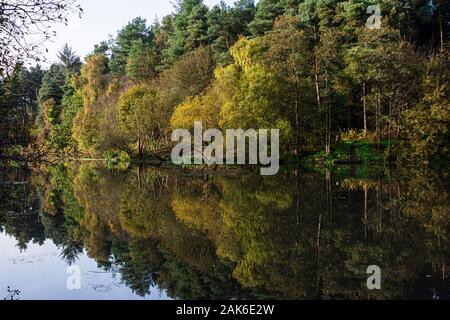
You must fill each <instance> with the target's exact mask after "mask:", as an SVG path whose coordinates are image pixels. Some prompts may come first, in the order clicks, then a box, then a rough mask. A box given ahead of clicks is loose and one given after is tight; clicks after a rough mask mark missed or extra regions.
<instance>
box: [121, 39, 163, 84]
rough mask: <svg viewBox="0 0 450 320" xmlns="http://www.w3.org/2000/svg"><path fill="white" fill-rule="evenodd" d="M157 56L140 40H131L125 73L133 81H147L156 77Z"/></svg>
mask: <svg viewBox="0 0 450 320" xmlns="http://www.w3.org/2000/svg"><path fill="white" fill-rule="evenodd" d="M157 65H158V57H157V55H156V52H155V50H154V49H153V48H150V47H149V46H147V45H145V44H144V43H143V42H142V40H137V41H135V42H133V45H132V47H131V50H130V53H129V56H128V60H127V66H126V75H127V77H128V78H130V79H131V80H133V81H135V82H149V81H150V80H152V79H153V78H155V77H156V67H157Z"/></svg>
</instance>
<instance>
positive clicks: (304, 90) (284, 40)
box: [263, 16, 312, 156]
mask: <svg viewBox="0 0 450 320" xmlns="http://www.w3.org/2000/svg"><path fill="white" fill-rule="evenodd" d="M310 38H311V35H310V34H309V32H308V30H301V29H300V28H299V22H298V19H297V18H294V17H287V16H285V17H280V18H278V19H277V20H276V22H275V25H274V28H273V31H272V32H271V33H268V34H267V35H266V36H265V37H264V38H263V41H264V43H265V45H266V46H267V51H266V54H265V64H266V65H267V66H268V67H269V68H270V70H271V71H272V72H273V73H274V74H276V75H277V77H278V79H279V81H280V82H281V83H282V84H281V86H280V87H282V88H285V90H286V91H285V93H284V94H282V95H281V97H283V98H282V100H281V101H280V103H281V104H283V107H284V108H283V109H284V110H285V114H286V116H287V117H288V118H289V119H291V123H292V124H293V127H294V128H295V136H296V137H295V151H296V154H297V155H298V156H299V155H300V148H301V146H302V145H305V144H306V141H307V139H306V136H305V134H306V130H305V129H306V128H307V127H308V126H309V125H308V121H307V120H306V119H307V118H308V110H307V109H308V106H309V105H311V104H312V103H311V88H312V87H311V81H310V75H311V65H310V64H311V60H312V54H311V51H312V50H311V40H310Z"/></svg>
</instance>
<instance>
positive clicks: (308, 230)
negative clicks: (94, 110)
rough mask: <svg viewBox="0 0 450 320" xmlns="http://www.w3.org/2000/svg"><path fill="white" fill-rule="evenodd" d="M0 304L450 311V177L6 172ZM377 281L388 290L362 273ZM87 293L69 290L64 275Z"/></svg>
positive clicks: (416, 173)
mask: <svg viewBox="0 0 450 320" xmlns="http://www.w3.org/2000/svg"><path fill="white" fill-rule="evenodd" d="M0 189H1V190H0V197H1V199H0V200H1V202H0V299H2V298H4V297H5V298H7V297H10V296H8V292H7V287H10V288H11V289H13V290H19V291H20V293H18V294H17V295H14V298H18V299H23V300H26V299H75V300H76V299H117V300H119V299H152V300H157V299H448V298H449V296H450V293H449V288H450V286H449V282H448V280H449V271H450V268H449V265H450V237H449V233H448V231H449V230H450V197H449V177H448V175H447V174H446V173H442V172H430V171H426V170H424V169H421V170H413V169H410V170H402V171H399V170H396V171H392V170H390V171H389V170H386V169H384V170H367V169H364V168H340V169H339V170H335V171H333V172H327V171H323V172H320V171H314V172H313V171H305V170H287V169H286V170H284V171H283V172H281V173H280V174H279V175H278V176H275V177H261V176H259V175H258V174H257V173H251V172H247V171H242V172H240V171H239V172H233V173H227V174H220V173H217V174H207V175H206V174H201V175H198V174H195V173H193V172H190V173H189V172H180V171H173V170H158V169H151V168H148V169H143V170H137V169H136V170H130V171H120V170H115V169H107V168H103V167H101V166H97V165H95V164H82V165H61V166H55V167H48V168H42V169H41V170H40V171H36V170H34V171H33V172H31V171H29V170H21V169H13V168H3V169H2V174H1V180H0ZM371 265H377V266H379V267H380V268H381V270H382V290H379V291H370V290H368V289H367V284H366V282H367V278H368V275H367V274H366V270H367V268H368V267H369V266H371ZM69 266H77V267H79V268H80V270H81V284H82V288H81V290H69V289H68V288H67V279H68V277H69V275H68V274H67V268H68V267H69Z"/></svg>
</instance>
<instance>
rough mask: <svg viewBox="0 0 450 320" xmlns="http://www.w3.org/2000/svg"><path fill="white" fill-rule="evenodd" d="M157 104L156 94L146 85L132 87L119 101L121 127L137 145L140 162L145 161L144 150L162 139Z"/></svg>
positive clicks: (132, 142)
mask: <svg viewBox="0 0 450 320" xmlns="http://www.w3.org/2000/svg"><path fill="white" fill-rule="evenodd" d="M155 102H156V95H155V93H154V92H153V91H152V90H150V89H149V88H148V87H147V86H145V85H136V86H133V87H131V88H130V89H128V90H127V91H126V92H125V93H124V94H123V95H122V96H121V97H120V99H119V103H118V110H119V125H120V126H121V128H122V129H123V130H124V132H125V133H126V134H127V135H128V136H129V137H130V142H131V144H137V151H138V156H139V160H142V159H143V156H144V151H145V150H144V148H145V147H146V146H148V145H151V143H153V142H156V141H157V140H158V139H159V138H160V129H159V121H158V120H159V119H158V114H157V112H156V110H155V107H156V104H155Z"/></svg>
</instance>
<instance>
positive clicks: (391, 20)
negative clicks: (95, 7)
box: [0, 0, 450, 166]
mask: <svg viewBox="0 0 450 320" xmlns="http://www.w3.org/2000/svg"><path fill="white" fill-rule="evenodd" d="M373 4H374V2H373V1H365V0H362V1H361V0H346V1H341V0H260V1H258V2H257V3H255V2H254V1H253V0H239V1H237V2H236V3H234V5H232V6H228V5H226V4H225V3H221V4H219V5H215V6H213V7H211V8H210V7H208V6H206V5H205V4H204V3H203V2H202V0H179V1H177V3H176V5H175V8H174V12H173V13H172V14H170V15H168V16H165V17H164V18H162V19H161V20H158V19H155V21H153V22H151V23H148V22H147V20H146V19H145V18H141V17H137V18H135V19H133V20H132V21H130V22H129V23H128V24H127V25H126V26H124V27H123V28H122V29H120V30H119V31H118V32H117V33H116V35H115V36H111V37H110V38H109V39H105V41H103V42H101V43H99V44H98V45H96V46H95V47H94V48H93V50H92V52H91V53H90V54H89V55H88V56H86V57H85V58H84V59H82V58H81V57H79V56H78V55H77V53H76V52H75V51H74V50H73V49H72V48H71V47H70V46H68V45H66V46H65V47H64V48H62V49H61V50H60V52H59V55H58V57H59V61H58V62H56V63H53V64H52V65H51V66H49V67H48V68H44V67H42V65H40V64H37V65H36V66H34V67H29V66H27V65H26V64H25V62H24V61H21V59H16V60H10V61H14V65H9V66H8V67H3V68H2V69H1V70H2V77H1V81H0V106H1V108H0V112H1V120H0V121H1V124H0V131H1V136H2V138H1V142H0V143H1V146H0V158H2V159H5V160H8V159H9V160H15V161H16V160H20V159H22V160H26V161H32V160H36V159H43V158H52V159H69V158H70V159H73V158H76V159H79V158H90V159H108V160H110V161H125V162H130V161H140V162H142V161H146V160H151V159H159V160H164V159H167V154H168V150H170V148H171V146H172V143H171V141H170V137H171V133H172V131H173V130H174V129H178V128H184V129H192V128H193V125H194V122H195V121H202V122H203V123H204V126H205V127H208V128H219V129H221V130H225V129H227V128H242V129H250V128H256V129H258V128H277V129H279V130H280V132H281V138H280V139H281V152H282V158H283V159H285V160H295V161H297V160H301V161H307V162H312V163H314V164H317V163H324V162H325V163H327V162H329V161H352V160H354V161H366V162H371V161H384V162H395V163H404V162H405V163H415V164H420V165H422V164H424V163H425V164H427V165H433V166H439V165H440V164H442V163H445V162H448V160H449V156H450V149H449V143H448V142H449V139H450V105H449V93H450V89H449V86H448V82H449V78H450V68H449V46H448V40H449V37H450V24H449V22H450V4H449V1H448V0H440V1H428V0H407V1H397V0H379V1H377V3H376V4H377V5H379V6H380V8H381V12H382V20H381V28H380V29H372V28H368V27H367V26H366V22H367V20H368V18H369V17H370V16H371V14H370V13H368V12H367V8H368V7H369V6H370V5H373ZM111 32H112V33H114V30H111ZM67 42H70V39H67Z"/></svg>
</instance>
